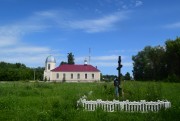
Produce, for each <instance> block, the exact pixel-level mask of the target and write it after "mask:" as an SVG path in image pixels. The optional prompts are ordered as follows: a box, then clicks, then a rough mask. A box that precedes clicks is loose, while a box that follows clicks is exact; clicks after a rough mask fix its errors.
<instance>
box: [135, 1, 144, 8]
mask: <svg viewBox="0 0 180 121" xmlns="http://www.w3.org/2000/svg"><path fill="white" fill-rule="evenodd" d="M142 5H143V2H142V1H140V0H138V1H136V3H135V7H139V6H142Z"/></svg>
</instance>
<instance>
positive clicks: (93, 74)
mask: <svg viewBox="0 0 180 121" xmlns="http://www.w3.org/2000/svg"><path fill="white" fill-rule="evenodd" d="M44 79H45V80H47V81H51V82H52V81H56V82H63V81H66V82H95V81H100V71H99V70H98V69H97V68H96V67H94V66H92V65H88V64H87V61H86V60H85V63H84V64H82V65H77V64H62V65H60V66H59V67H56V60H55V58H54V57H53V56H51V55H50V56H48V57H47V58H46V61H45V70H44Z"/></svg>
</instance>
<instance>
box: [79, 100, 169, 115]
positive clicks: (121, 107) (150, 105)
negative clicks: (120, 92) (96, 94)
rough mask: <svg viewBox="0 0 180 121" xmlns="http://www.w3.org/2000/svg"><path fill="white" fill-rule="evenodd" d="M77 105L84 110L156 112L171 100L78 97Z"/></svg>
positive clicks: (167, 106)
mask: <svg viewBox="0 0 180 121" xmlns="http://www.w3.org/2000/svg"><path fill="white" fill-rule="evenodd" d="M77 104H78V106H80V105H81V106H82V107H83V109H84V110H87V111H95V110H96V109H97V108H100V109H102V110H104V111H107V112H114V111H128V112H149V111H152V112H157V111H159V110H160V109H162V108H165V109H167V108H170V107H171V102H169V101H160V100H158V101H157V102H153V101H150V102H146V101H145V100H141V101H139V102H136V101H133V102H130V101H128V100H126V101H118V100H113V101H102V100H101V99H98V100H96V101H92V100H91V101H87V100H86V99H82V98H81V99H80V100H78V101H77Z"/></svg>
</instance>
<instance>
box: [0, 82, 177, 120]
mask: <svg viewBox="0 0 180 121" xmlns="http://www.w3.org/2000/svg"><path fill="white" fill-rule="evenodd" d="M122 88H123V91H124V98H122V97H120V98H119V100H126V99H128V100H131V101H134V100H137V101H138V100H142V99H143V100H144V99H145V100H158V99H160V100H169V101H171V102H172V108H171V109H168V110H162V111H160V112H158V113H127V112H114V113H108V112H104V111H102V110H100V109H98V110H96V111H95V112H87V111H83V110H82V109H79V110H77V107H76V106H77V105H76V101H77V100H78V99H79V98H80V97H82V96H83V95H86V96H87V98H88V100H96V99H103V100H113V99H114V98H115V96H114V87H113V84H112V83H44V82H34V83H32V82H11V83H8V82H6V83H0V121H12V120H13V121H82V120H83V121H96V120H98V121H113V120H116V121H118V120H119V121H122V120H126V121H128V120H139V121H144V120H152V121H155V120H160V121H163V120H176V119H180V115H179V114H180V96H179V95H180V84H179V83H157V82H135V81H134V82H123V85H122Z"/></svg>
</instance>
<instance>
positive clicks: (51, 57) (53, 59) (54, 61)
mask: <svg viewBox="0 0 180 121" xmlns="http://www.w3.org/2000/svg"><path fill="white" fill-rule="evenodd" d="M48 62H51V63H56V59H55V58H54V57H53V56H52V55H50V56H48V57H47V58H46V63H48Z"/></svg>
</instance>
